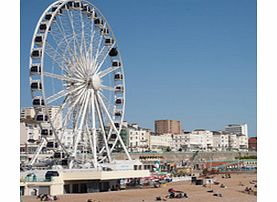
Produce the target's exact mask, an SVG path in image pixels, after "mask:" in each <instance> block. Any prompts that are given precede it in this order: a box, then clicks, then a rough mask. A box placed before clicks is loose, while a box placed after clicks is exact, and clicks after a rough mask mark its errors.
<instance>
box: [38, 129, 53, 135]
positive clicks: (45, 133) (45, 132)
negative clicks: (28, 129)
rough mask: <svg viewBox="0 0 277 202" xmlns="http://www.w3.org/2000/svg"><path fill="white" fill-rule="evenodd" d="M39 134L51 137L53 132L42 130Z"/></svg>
mask: <svg viewBox="0 0 277 202" xmlns="http://www.w3.org/2000/svg"><path fill="white" fill-rule="evenodd" d="M40 134H41V136H52V135H53V131H52V130H51V129H42V130H41V132H40Z"/></svg>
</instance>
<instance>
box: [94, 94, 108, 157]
mask: <svg viewBox="0 0 277 202" xmlns="http://www.w3.org/2000/svg"><path fill="white" fill-rule="evenodd" d="M94 101H95V106H96V111H97V115H98V120H99V123H100V127H101V129H102V133H103V139H104V144H105V147H106V151H107V155H108V159H109V162H111V156H110V150H109V146H108V142H107V137H106V130H105V127H104V122H103V117H102V113H101V109H100V105H99V103H98V99H97V96H95V98H94Z"/></svg>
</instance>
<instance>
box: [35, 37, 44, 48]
mask: <svg viewBox="0 0 277 202" xmlns="http://www.w3.org/2000/svg"><path fill="white" fill-rule="evenodd" d="M42 42H43V36H42V35H37V36H36V37H35V44H36V45H39V46H41V45H42Z"/></svg>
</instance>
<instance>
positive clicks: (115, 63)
mask: <svg viewBox="0 0 277 202" xmlns="http://www.w3.org/2000/svg"><path fill="white" fill-rule="evenodd" d="M112 66H113V67H120V66H121V63H120V62H119V61H118V60H114V61H113V62H112Z"/></svg>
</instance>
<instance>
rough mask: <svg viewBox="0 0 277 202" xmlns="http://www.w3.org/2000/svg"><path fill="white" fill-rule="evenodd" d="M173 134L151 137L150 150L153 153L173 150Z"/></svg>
mask: <svg viewBox="0 0 277 202" xmlns="http://www.w3.org/2000/svg"><path fill="white" fill-rule="evenodd" d="M172 136H173V135H172V134H163V135H151V136H150V150H151V151H158V152H160V151H168V150H171V149H172V145H173V144H172V141H173V139H172Z"/></svg>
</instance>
